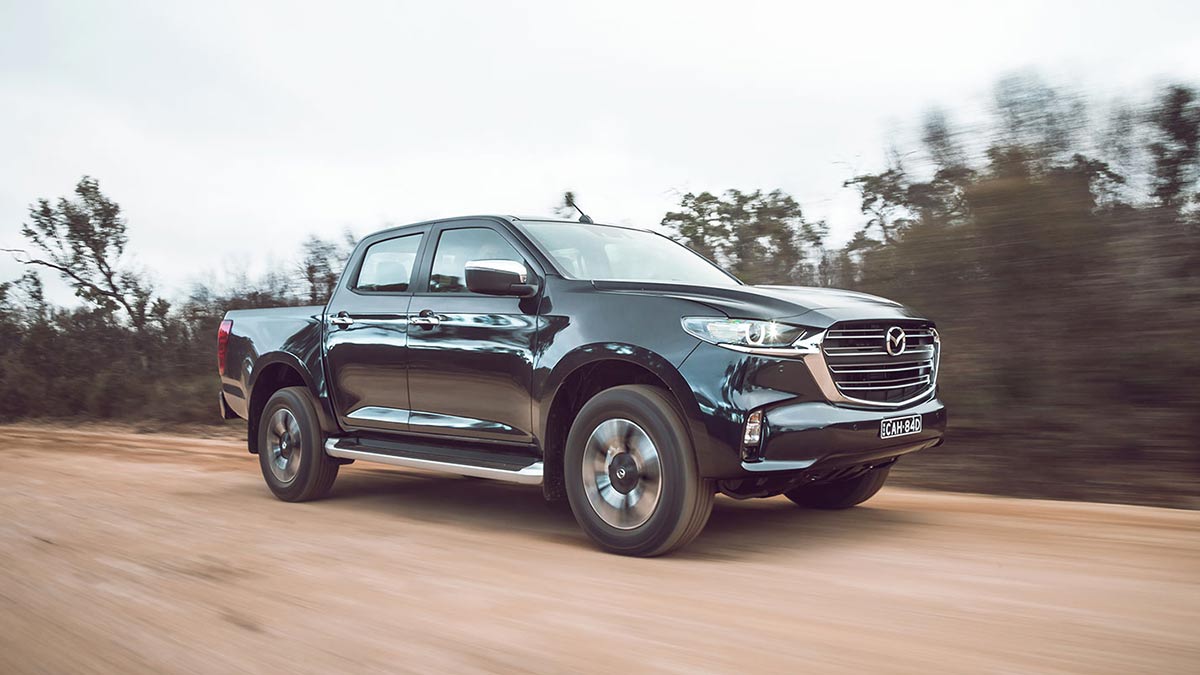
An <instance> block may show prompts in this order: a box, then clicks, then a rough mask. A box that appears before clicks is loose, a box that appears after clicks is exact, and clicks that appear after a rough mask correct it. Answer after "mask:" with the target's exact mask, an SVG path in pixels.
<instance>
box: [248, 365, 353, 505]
mask: <svg viewBox="0 0 1200 675" xmlns="http://www.w3.org/2000/svg"><path fill="white" fill-rule="evenodd" d="M323 440H324V435H323V434H322V433H321V425H320V424H319V423H318V422H317V411H316V408H315V407H314V406H313V403H312V399H311V398H310V397H309V395H308V390H306V389H305V388H304V387H286V388H284V389H280V390H279V391H277V392H275V393H274V394H272V395H271V398H270V399H269V400H268V401H267V405H266V407H264V408H263V412H262V417H260V418H259V423H258V463H259V466H260V467H261V468H262V474H263V478H264V479H265V480H266V481H267V487H269V488H271V492H273V493H275V496H276V497H278V498H280V499H282V500H283V501H285V502H303V501H308V500H310V499H320V498H321V497H324V496H325V495H327V494H329V490H330V489H331V488H332V487H333V481H334V479H335V478H337V473H338V461H337V460H336V459H334V458H332V457H330V456H329V455H326V454H325V448H324V447H323Z"/></svg>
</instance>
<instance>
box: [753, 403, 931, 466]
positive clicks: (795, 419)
mask: <svg viewBox="0 0 1200 675" xmlns="http://www.w3.org/2000/svg"><path fill="white" fill-rule="evenodd" d="M909 415H920V416H921V425H922V429H921V431H920V432H919V433H916V434H911V435H907V436H900V437H896V438H888V439H881V438H880V437H879V425H880V421H882V420H884V419H888V418H891V417H906V416H909ZM946 417H947V416H946V407H945V405H944V404H943V403H942V402H941V401H940V400H938V399H937V398H932V399H930V400H928V401H925V402H924V403H919V404H917V405H912V406H908V407H906V408H902V409H899V410H860V409H854V408H844V407H839V406H835V405H831V404H829V403H824V402H805V403H790V404H787V403H785V404H782V405H778V406H775V407H771V408H768V409H767V410H765V411H764V420H765V424H764V432H763V440H762V443H761V444H760V446H759V448H758V452H757V453H755V458H754V459H751V460H748V461H747V460H743V461H742V469H743V470H745V471H748V472H752V473H756V474H758V473H765V472H776V471H805V470H812V469H833V468H839V467H843V466H851V465H858V464H869V463H873V462H879V463H883V462H885V461H887V460H889V459H891V458H894V457H898V456H900V455H904V454H907V453H910V452H915V451H917V450H923V449H925V448H929V447H933V446H934V445H938V444H939V443H940V442H941V440H942V436H943V435H944V434H945V432H946Z"/></svg>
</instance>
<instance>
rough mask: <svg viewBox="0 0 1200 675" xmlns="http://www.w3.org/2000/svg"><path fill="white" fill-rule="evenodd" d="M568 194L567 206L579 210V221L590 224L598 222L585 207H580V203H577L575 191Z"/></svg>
mask: <svg viewBox="0 0 1200 675" xmlns="http://www.w3.org/2000/svg"><path fill="white" fill-rule="evenodd" d="M566 196H567V206H570V207H571V208H573V209H575V210H576V211H578V212H579V222H581V223H587V224H588V225H590V224H592V223H594V222H596V221H594V220H592V217H591V216H589V215H588V214H586V213H584V212H583V209H581V208H579V205H578V204H576V203H575V193H574V192H568V193H567V195H566Z"/></svg>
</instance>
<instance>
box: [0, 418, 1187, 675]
mask: <svg viewBox="0 0 1200 675" xmlns="http://www.w3.org/2000/svg"><path fill="white" fill-rule="evenodd" d="M243 670H250V671H259V672H283V671H295V672H333V671H347V670H350V671H355V672H365V671H420V672H463V671H549V672H577V671H607V672H646V671H666V672H680V673H694V672H751V671H770V672H799V671H801V670H805V671H811V672H831V671H833V672H837V671H845V672H870V671H875V672H928V671H931V670H933V671H942V672H949V671H953V672H1005V673H1027V672H1085V673H1128V672H1145V673H1150V672H1154V673H1166V672H1177V673H1184V672H1191V673H1195V672H1200V512H1192V511H1174V510H1166V509H1153V508H1145V507H1125V506H1102V505H1093V504H1073V503H1055V502H1038V501H1020V500H1008V499H997V498H986V497H976V496H969V495H955V494H944V493H934V492H921V491H908V490H899V489H885V490H884V491H883V492H882V493H881V494H880V495H879V496H878V497H877V498H876V499H874V500H872V501H871V502H869V503H868V504H867V505H865V506H864V507H860V508H858V509H854V510H852V511H848V512H841V513H820V512H806V511H802V510H799V509H797V508H795V507H793V506H792V505H791V503H790V502H787V501H786V500H783V499H772V500H765V501H763V500H759V501H750V502H735V501H731V500H728V499H725V498H723V497H721V498H718V501H717V506H716V509H715V511H714V513H713V518H712V521H711V522H710V524H709V526H708V529H707V530H706V531H705V532H704V534H702V535H701V536H700V538H699V539H698V540H697V541H696V542H695V543H693V544H692V546H691V547H689V548H688V549H686V550H685V551H683V552H682V553H680V554H677V555H675V556H672V557H669V558H660V559H655V560H639V559H628V558H621V557H616V556H612V555H606V554H603V553H600V552H598V551H596V550H594V549H593V548H592V547H591V546H590V545H589V544H588V542H587V541H586V540H585V539H584V537H583V535H582V534H581V533H580V532H579V531H578V529H577V528H576V525H575V522H574V520H573V519H572V517H571V514H570V512H569V511H568V510H566V509H565V508H558V507H551V506H548V505H546V504H545V503H544V502H543V501H542V499H541V495H540V493H539V491H538V490H536V489H529V488H523V487H517V486H509V485H504V484H499V483H492V482H487V481H479V480H470V479H461V478H450V477H441V476H436V475H432V474H424V473H420V472H415V471H413V472H402V471H396V470H387V469H377V468H371V467H367V466H366V465H362V464H358V465H355V466H351V467H345V468H344V471H343V473H342V475H341V477H339V479H338V484H337V486H336V487H335V489H334V495H333V497H332V498H330V499H329V500H326V501H323V502H315V503H310V504H284V503H281V502H278V501H276V500H275V499H274V498H272V497H271V496H270V494H269V493H268V492H267V490H266V488H265V486H264V485H263V484H262V479H261V476H260V475H259V473H258V465H257V462H256V459H255V458H254V457H252V456H250V455H249V454H246V453H245V450H244V447H243V446H242V445H241V444H240V443H238V442H236V441H231V440H213V439H209V440H203V439H195V438H186V437H180V436H166V435H140V434H131V433H119V432H117V431H112V430H91V431H72V430H62V429H51V430H47V429H40V428H35V427H29V426H7V427H0V672H4V673H19V672H32V671H39V672H140V671H145V672H164V671H169V672H233V671H243Z"/></svg>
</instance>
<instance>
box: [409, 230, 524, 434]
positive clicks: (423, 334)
mask: <svg viewBox="0 0 1200 675" xmlns="http://www.w3.org/2000/svg"><path fill="white" fill-rule="evenodd" d="M471 260H514V261H517V262H521V263H523V264H524V265H525V266H526V268H527V269H528V270H529V274H530V277H531V279H532V278H535V277H536V278H541V276H542V272H541V270H540V269H539V268H536V267H534V266H533V262H532V258H531V256H529V255H527V254H526V253H525V252H524V251H522V250H521V244H520V243H519V242H517V240H516V239H515V238H514V237H512V235H511V234H510V233H508V232H507V231H505V230H504V229H503V228H502V227H501V226H499V225H498V224H496V223H492V222H491V221H454V222H451V223H444V224H442V225H439V226H438V227H437V228H436V229H434V230H433V231H432V232H431V233H430V235H429V242H428V244H427V252H426V254H425V256H424V262H423V264H422V266H421V279H420V280H419V281H418V282H417V285H418V288H417V293H416V294H415V295H414V296H413V301H412V304H411V305H410V306H409V331H408V363H409V370H408V391H409V399H410V403H411V409H412V412H411V414H410V416H409V429H410V430H411V431H413V432H420V433H424V434H431V435H444V436H456V437H460V438H469V439H475V440H487V441H508V442H515V443H528V442H531V441H532V439H533V433H532V427H533V424H532V408H531V397H530V384H531V381H532V378H533V350H534V348H535V341H536V339H537V306H538V297H532V298H516V297H497V296H490V295H480V294H477V293H472V292H470V291H469V290H467V287H466V278H465V272H464V268H465V266H466V263H467V262H468V261H471Z"/></svg>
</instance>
